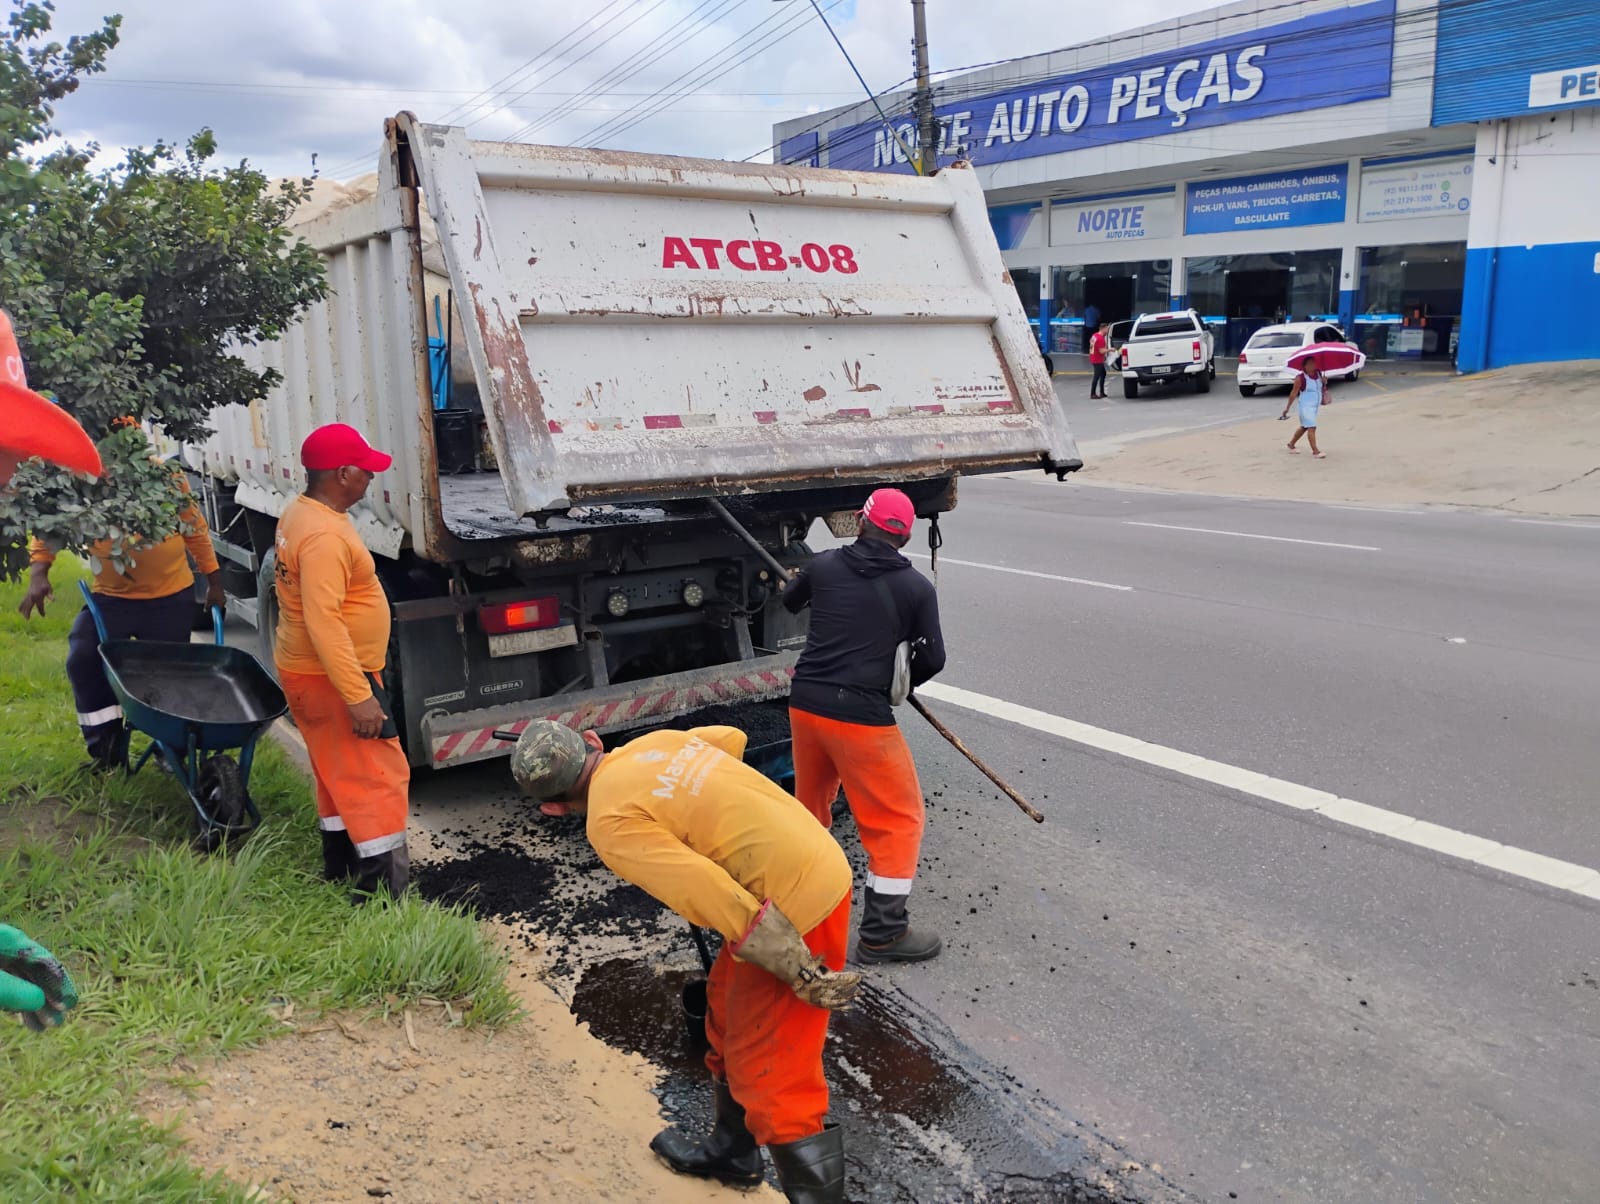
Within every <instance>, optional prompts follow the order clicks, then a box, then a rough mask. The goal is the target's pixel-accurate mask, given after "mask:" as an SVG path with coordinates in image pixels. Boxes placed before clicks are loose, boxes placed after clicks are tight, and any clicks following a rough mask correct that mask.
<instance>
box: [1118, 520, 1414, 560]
mask: <svg viewBox="0 0 1600 1204" xmlns="http://www.w3.org/2000/svg"><path fill="white" fill-rule="evenodd" d="M1122 522H1123V525H1124V526H1127V527H1157V528H1159V529H1161V530H1163V531H1192V532H1194V533H1195V534H1196V535H1231V536H1233V537H1234V538H1235V539H1269V540H1271V541H1272V542H1273V543H1303V544H1309V545H1311V546H1312V547H1316V548H1344V549H1345V550H1346V551H1349V552H1381V551H1383V549H1382V548H1374V547H1369V546H1368V545H1367V544H1364V543H1328V542H1327V541H1326V540H1322V539H1290V538H1289V537H1288V536H1287V535H1256V534H1254V533H1253V532H1250V531H1218V530H1216V529H1215V528H1212V527H1175V526H1173V525H1172V524H1171V523H1141V522H1137V521H1135V520H1134V519H1131V518H1125V519H1123V520H1122Z"/></svg>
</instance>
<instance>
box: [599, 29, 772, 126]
mask: <svg viewBox="0 0 1600 1204" xmlns="http://www.w3.org/2000/svg"><path fill="white" fill-rule="evenodd" d="M785 15H786V14H784V13H782V12H778V11H775V12H771V13H769V14H768V15H767V16H765V17H763V18H762V19H761V20H759V21H757V22H756V23H755V24H754V25H752V26H751V27H750V28H749V29H746V30H745V31H744V32H743V33H740V34H738V35H737V36H736V37H734V38H733V39H732V40H731V41H729V42H726V43H724V44H723V45H722V46H720V47H718V48H717V49H716V50H715V51H713V52H712V53H711V54H709V55H707V56H706V57H705V58H703V59H701V60H700V61H699V62H697V63H695V64H694V66H692V67H690V68H689V69H688V70H687V71H685V72H683V73H682V74H681V75H679V76H677V77H676V78H675V79H673V80H671V81H670V82H668V83H666V84H664V85H663V86H662V87H660V88H657V89H656V90H655V91H654V92H652V93H651V94H650V96H648V97H646V98H645V99H643V100H641V101H638V102H636V103H635V104H632V105H629V106H627V107H626V108H624V109H621V110H619V111H618V112H616V113H614V114H613V115H612V116H611V117H610V118H608V119H607V120H605V121H603V122H601V123H600V124H599V125H597V126H594V127H592V128H591V129H590V130H589V131H588V132H586V133H584V134H582V135H580V136H579V137H578V138H575V139H573V140H572V141H573V144H574V145H576V144H580V143H590V142H597V141H599V140H600V137H599V135H600V133H601V132H602V131H605V130H607V129H608V128H609V127H611V126H612V125H616V124H620V123H622V122H623V121H625V120H626V119H627V118H628V117H629V116H630V114H633V113H635V112H640V111H643V110H645V109H647V108H648V107H649V106H650V105H651V104H652V103H654V102H655V101H656V100H658V99H659V98H660V97H661V96H662V95H663V94H666V93H669V92H670V91H671V90H672V89H674V88H676V87H677V85H678V84H679V83H680V82H682V81H683V80H684V79H687V78H688V77H689V76H690V75H692V74H694V72H696V71H698V70H700V68H701V67H703V66H704V65H705V64H707V63H709V62H712V61H713V60H715V59H718V58H720V57H721V56H723V55H724V54H726V53H727V52H728V51H729V50H731V49H732V48H734V47H736V46H738V45H739V43H741V42H743V41H745V40H747V39H749V38H751V37H753V36H756V35H757V33H758V32H759V31H760V30H761V29H762V28H763V27H764V26H767V25H769V24H771V23H772V22H773V21H776V20H778V19H779V17H780V16H785Z"/></svg>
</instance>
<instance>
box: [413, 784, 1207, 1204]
mask: <svg viewBox="0 0 1600 1204" xmlns="http://www.w3.org/2000/svg"><path fill="white" fill-rule="evenodd" d="M508 815H509V816H510V818H508V819H507V820H506V821H505V822H504V823H503V825H502V826H501V828H500V829H499V830H498V831H496V832H493V833H484V832H471V833H469V832H464V831H463V832H455V833H446V835H447V836H448V837H450V838H451V842H452V844H453V845H454V846H455V847H456V849H457V850H458V852H459V855H458V856H456V857H454V858H450V859H446V860H443V861H439V862H433V863H419V864H418V865H417V866H416V872H415V880H416V885H417V888H418V889H419V891H421V893H422V894H423V895H424V896H426V897H428V898H432V899H437V900H439V901H441V902H458V903H463V904H465V905H466V906H468V907H470V908H472V909H473V910H474V911H476V912H477V913H478V914H480V915H482V916H484V917H486V918H493V919H496V920H499V921H501V922H504V923H506V924H509V925H511V926H512V927H513V929H514V930H516V931H518V932H521V933H522V934H523V938H524V939H525V940H526V941H527V942H528V944H529V947H530V948H532V949H534V950H536V951H538V952H539V953H540V954H542V955H543V957H544V958H545V966H546V974H547V975H548V976H549V978H550V980H551V982H552V985H553V986H555V987H556V989H557V990H558V991H559V992H560V993H562V994H563V995H567V996H569V997H570V1000H571V1005H572V1009H573V1012H574V1014H575V1015H576V1016H577V1017H578V1019H580V1020H582V1021H584V1022H586V1023H587V1024H588V1025H589V1026H590V1030H591V1031H592V1032H593V1033H594V1034H595V1035H596V1036H598V1037H600V1038H601V1039H602V1040H604V1041H606V1042H607V1043H608V1044H610V1045H612V1046H614V1047H616V1048H618V1049H622V1050H625V1051H628V1052H633V1053H638V1054H642V1055H643V1056H645V1057H646V1058H648V1059H649V1060H650V1061H651V1062H653V1063H654V1064H655V1065H657V1066H658V1067H660V1068H661V1072H662V1075H661V1080H660V1082H659V1083H658V1085H657V1087H656V1094H657V1095H658V1096H659V1098H660V1100H661V1107H662V1114H663V1116H664V1117H665V1118H666V1119H667V1121H668V1122H670V1123H673V1124H677V1125H680V1126H682V1127H683V1128H684V1129H685V1130H686V1131H687V1132H690V1133H696V1134H698V1133H703V1132H706V1131H708V1130H709V1128H710V1124H711V1116H710V1110H711V1091H710V1087H709V1082H708V1076H707V1072H706V1070H705V1067H704V1064H703V1062H702V1060H701V1059H702V1057H703V1055H704V1046H703V1045H702V1046H698V1047H696V1046H695V1045H694V1044H693V1042H692V1041H691V1038H690V1036H689V1028H688V1026H687V1025H686V1022H685V1019H684V1016H683V1011H682V1006H681V1002H680V1000H681V997H682V988H683V986H684V984H685V983H686V982H688V981H690V980H691V979H693V978H698V977H701V976H702V973H701V970H700V968H699V962H698V958H697V957H696V956H695V955H694V953H693V946H692V945H691V944H690V940H689V935H688V929H687V927H686V925H685V924H684V922H683V920H682V919H681V918H679V917H677V916H675V915H673V914H672V913H671V912H669V911H667V910H666V909H665V908H663V907H662V906H661V905H660V904H659V903H657V902H656V901H655V900H654V899H652V898H651V897H650V896H648V895H646V894H645V893H644V892H643V891H641V890H639V889H638V888H636V887H633V886H630V885H628V884H626V883H622V882H620V881H619V880H618V879H617V878H616V877H615V876H614V875H612V874H611V873H610V871H609V870H607V869H606V868H605V867H604V866H603V865H602V864H601V863H600V861H599V860H598V858H596V857H595V856H594V854H593V851H592V850H591V849H590V848H589V846H588V844H587V842H586V841H585V840H584V839H583V834H582V829H581V821H579V820H576V819H565V820H554V821H552V820H549V819H545V818H542V817H539V816H537V815H536V814H533V813H532V809H531V808H529V809H527V810H526V811H519V810H516V809H512V810H510V811H509V812H508ZM836 830H837V828H836ZM846 848H847V850H848V851H849V852H850V853H851V855H852V861H859V860H860V850H859V846H858V842H857V841H855V840H854V839H850V840H848V841H847V842H846ZM713 939H715V937H714V934H713ZM884 978H885V976H884V975H882V974H878V973H876V972H869V978H868V982H867V985H866V987H865V989H864V990H863V992H862V999H861V1001H860V1002H859V1003H858V1004H857V1006H856V1007H855V1008H854V1009H852V1010H851V1011H850V1012H847V1013H844V1014H842V1015H840V1016H838V1017H836V1018H835V1020H834V1023H833V1024H832V1025H831V1027H830V1032H829V1038H828V1046H827V1052H826V1055H825V1061H826V1065H827V1075H828V1083H829V1086H830V1089H831V1091H832V1095H833V1099H832V1109H831V1111H832V1115H833V1116H834V1118H835V1119H837V1120H839V1121H840V1122H841V1123H842V1124H843V1125H844V1127H845V1131H846V1139H845V1144H846V1156H847V1160H848V1166H849V1178H848V1190H847V1199H849V1200H852V1201H858V1202H861V1204H937V1202H942V1201H951V1202H954V1201H1017V1202H1019V1204H1033V1202H1044V1201H1061V1202H1063V1204H1102V1202H1111V1201H1117V1202H1126V1201H1139V1202H1141V1204H1167V1202H1168V1201H1177V1200H1180V1199H1182V1198H1183V1195H1182V1193H1181V1192H1180V1191H1179V1190H1178V1189H1177V1188H1176V1187H1175V1186H1174V1185H1173V1184H1172V1183H1171V1182H1170V1181H1169V1180H1167V1179H1166V1178H1165V1177H1163V1176H1160V1175H1157V1174H1155V1173H1153V1172H1152V1171H1151V1170H1149V1169H1148V1168H1145V1167H1141V1166H1139V1165H1138V1164H1137V1163H1134V1162H1132V1161H1130V1160H1129V1159H1128V1158H1127V1156H1126V1154H1125V1153H1124V1152H1123V1151H1122V1150H1121V1149H1119V1148H1118V1147H1117V1146H1116V1145H1115V1144H1113V1143H1112V1142H1110V1141H1109V1140H1107V1139H1106V1138H1104V1137H1102V1136H1101V1135H1099V1134H1097V1133H1095V1132H1094V1131H1093V1130H1092V1129H1090V1128H1088V1127H1087V1126H1085V1125H1083V1124H1081V1123H1079V1122H1077V1121H1076V1120H1074V1119H1072V1118H1071V1117H1069V1116H1066V1115H1064V1114H1063V1113H1062V1112H1061V1111H1060V1110H1059V1109H1057V1108H1055V1107H1054V1106H1053V1105H1051V1104H1050V1103H1048V1102H1047V1101H1046V1100H1044V1099H1043V1098H1041V1097H1040V1096H1039V1095H1037V1093H1035V1092H1033V1091H1031V1090H1030V1089H1028V1088H1026V1087H1024V1086H1023V1085H1021V1084H1020V1083H1019V1082H1018V1081H1017V1080H1015V1079H1014V1078H1012V1077H1011V1076H1009V1075H1007V1074H1006V1073H1004V1072H1003V1071H1001V1070H1000V1069H999V1068H998V1067H996V1066H994V1065H993V1064H992V1063H990V1062H988V1061H987V1060H985V1059H984V1058H982V1057H980V1056H978V1055H977V1054H975V1053H974V1052H973V1051H972V1050H970V1049H969V1048H967V1047H966V1046H964V1045H963V1044H962V1042H961V1041H960V1040H959V1039H958V1038H957V1037H956V1036H955V1035H954V1034H953V1033H952V1032H951V1030H950V1029H949V1028H948V1026H946V1025H945V1024H944V1023H943V1022H942V1021H941V1020H940V1019H939V1018H938V1017H937V1016H935V1015H934V1014H933V1013H931V1012H930V1011H928V1010H927V1009H926V1008H924V1007H923V1006H921V1005H920V1004H918V1003H917V1002H915V1001H914V1000H912V999H911V998H910V997H909V996H907V995H906V994H904V993H903V992H901V991H900V990H898V989H897V988H895V987H893V986H892V985H889V984H887V983H886V982H885V981H884ZM641 1154H642V1151H641Z"/></svg>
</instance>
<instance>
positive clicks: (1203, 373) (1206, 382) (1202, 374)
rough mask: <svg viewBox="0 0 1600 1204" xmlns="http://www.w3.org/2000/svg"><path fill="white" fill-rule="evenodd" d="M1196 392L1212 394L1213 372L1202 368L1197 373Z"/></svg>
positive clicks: (1195, 380) (1195, 377)
mask: <svg viewBox="0 0 1600 1204" xmlns="http://www.w3.org/2000/svg"><path fill="white" fill-rule="evenodd" d="M1194 391H1195V392H1196V393H1209V392H1211V372H1210V371H1209V370H1208V369H1205V368H1202V369H1201V370H1200V371H1199V372H1196V373H1195V376H1194Z"/></svg>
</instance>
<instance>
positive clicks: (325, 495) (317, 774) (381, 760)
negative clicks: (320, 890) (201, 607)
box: [273, 423, 411, 900]
mask: <svg viewBox="0 0 1600 1204" xmlns="http://www.w3.org/2000/svg"><path fill="white" fill-rule="evenodd" d="M392 462H393V461H392V458H391V457H390V456H387V455H385V454H384V453H383V452H380V451H377V450H375V449H373V448H372V447H370V446H369V445H368V444H367V441H366V440H365V439H363V438H362V437H361V435H360V433H359V432H357V431H356V430H355V429H354V428H353V427H349V426H345V425H344V424H343V423H332V424H330V425H328V426H320V427H318V428H317V429H316V430H314V431H312V432H311V433H310V434H309V435H307V436H306V439H305V442H304V443H303V444H301V446H300V463H301V466H302V467H304V468H305V470H306V491H305V492H304V493H303V494H301V495H300V496H299V497H297V498H295V499H294V500H293V501H292V502H290V503H289V504H288V505H287V506H285V507H284V510H283V513H282V515H280V516H279V518H278V534H277V540H276V548H275V555H276V558H277V566H276V568H275V570H274V579H275V581H276V583H277V593H278V630H277V639H276V641H275V643H274V647H273V660H274V661H275V662H276V664H277V666H278V680H279V682H280V683H281V684H282V686H283V693H284V696H285V697H286V698H287V699H288V700H289V714H290V715H291V716H292V717H293V719H294V722H295V726H296V727H297V728H299V729H300V735H301V737H302V738H303V739H304V740H305V742H306V752H307V753H308V754H309V755H310V758H311V773H312V776H313V777H314V778H315V779H316V784H317V816H318V824H319V827H320V828H321V830H322V872H323V876H324V877H326V878H327V879H328V881H330V882H338V881H346V880H353V881H354V882H355V891H356V896H355V897H356V898H357V900H361V899H364V898H366V897H368V896H370V895H371V894H373V893H374V892H375V891H377V890H378V889H380V888H385V889H387V890H388V891H389V893H390V894H391V895H394V896H396V897H398V896H399V895H400V894H401V893H402V892H403V891H404V890H405V888H406V886H407V884H408V883H409V881H410V877H411V856H410V851H409V849H408V848H407V846H406V812H407V808H408V805H409V800H408V790H409V787H410V782H411V767H410V765H409V764H408V763H407V761H406V755H405V752H404V751H403V750H402V749H401V747H400V739H399V732H398V730H397V729H396V728H395V722H394V711H393V709H392V708H391V707H390V705H389V696H388V694H387V693H385V691H384V688H383V683H382V681H381V680H380V679H379V674H380V673H382V672H383V667H384V662H385V660H386V659H387V657H388V652H389V623H390V617H389V599H388V598H387V597H386V596H385V595H384V592H383V584H382V582H380V581H379V580H378V570H377V565H376V564H375V563H374V562H373V559H372V553H371V552H369V551H367V547H366V545H365V544H363V543H362V542H361V536H359V535H358V534H356V528H355V524H354V523H353V522H351V521H350V513H349V511H350V508H351V507H352V506H354V505H355V504H356V503H357V502H359V501H360V500H361V499H362V498H363V497H365V496H366V493H367V489H368V487H369V486H370V485H371V484H372V481H373V478H374V477H376V476H377V474H378V473H380V472H383V471H385V470H386V469H388V467H389V465H390V464H391V463H392Z"/></svg>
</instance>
